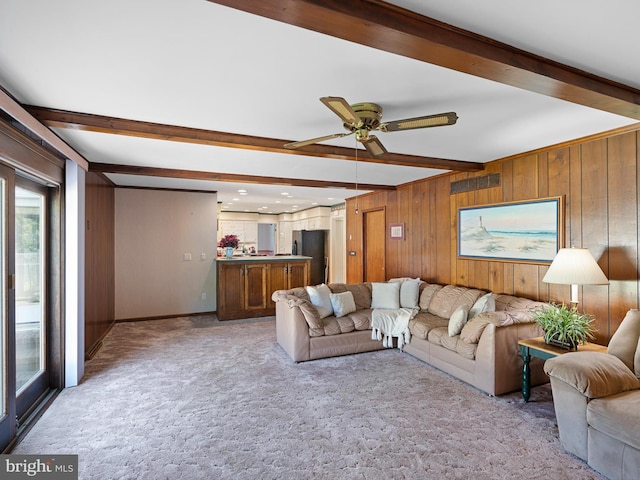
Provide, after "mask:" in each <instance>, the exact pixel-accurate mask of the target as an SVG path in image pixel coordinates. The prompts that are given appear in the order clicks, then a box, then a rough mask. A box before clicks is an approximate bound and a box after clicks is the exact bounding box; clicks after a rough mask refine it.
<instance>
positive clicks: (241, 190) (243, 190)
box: [238, 188, 247, 193]
mask: <svg viewBox="0 0 640 480" xmlns="http://www.w3.org/2000/svg"><path fill="white" fill-rule="evenodd" d="M246 192H247V191H246V190H245V189H244V188H241V189H240V190H238V193H246Z"/></svg>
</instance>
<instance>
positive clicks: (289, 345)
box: [276, 301, 310, 362]
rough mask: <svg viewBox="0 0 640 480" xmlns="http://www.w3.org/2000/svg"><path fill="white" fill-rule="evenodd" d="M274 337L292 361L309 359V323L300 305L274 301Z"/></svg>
mask: <svg viewBox="0 0 640 480" xmlns="http://www.w3.org/2000/svg"><path fill="white" fill-rule="evenodd" d="M276 339H277V340H278V343H279V344H280V346H281V347H282V348H283V349H284V351H285V352H287V354H288V355H289V356H290V357H291V359H292V360H293V361H294V362H304V361H306V360H309V358H310V343H309V325H308V324H307V321H306V320H305V318H304V314H303V313H302V310H300V307H297V306H290V305H289V302H286V301H279V302H276Z"/></svg>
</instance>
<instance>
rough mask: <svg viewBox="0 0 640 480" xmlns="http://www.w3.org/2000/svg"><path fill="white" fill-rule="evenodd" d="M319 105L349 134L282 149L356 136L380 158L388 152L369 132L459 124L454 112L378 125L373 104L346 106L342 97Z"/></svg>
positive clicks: (326, 99) (379, 112) (378, 109)
mask: <svg viewBox="0 0 640 480" xmlns="http://www.w3.org/2000/svg"><path fill="white" fill-rule="evenodd" d="M320 101H321V102H322V103H324V104H325V105H326V106H327V107H329V109H330V110H332V111H333V113H335V114H336V115H338V116H339V117H340V119H341V120H342V122H343V125H344V128H346V129H347V130H349V132H348V133H334V134H332V135H325V136H324V137H318V138H311V139H309V140H302V141H300V142H291V143H287V144H285V145H284V147H285V148H291V149H295V148H300V147H305V146H307V145H311V144H313V143H320V142H324V141H325V140H330V139H332V138H341V137H346V136H348V135H352V134H354V133H355V135H356V140H358V141H359V142H360V143H362V144H363V145H364V147H365V148H366V149H367V152H369V155H370V156H372V157H379V156H381V155H384V154H385V153H386V152H387V150H386V149H385V148H384V145H382V143H381V142H380V140H378V137H376V136H375V135H371V132H372V131H375V130H377V131H380V132H398V131H402V130H415V129H416V128H428V127H442V126H445V125H453V124H454V123H456V121H457V120H458V116H457V115H456V114H455V112H448V113H439V114H436V115H425V116H424V117H415V118H405V119H403V120H394V121H392V122H384V123H381V122H380V121H381V120H382V107H381V106H380V105H378V104H376V103H369V102H365V103H354V104H353V105H349V104H348V103H347V101H346V100H345V99H344V98H342V97H322V98H321V99H320Z"/></svg>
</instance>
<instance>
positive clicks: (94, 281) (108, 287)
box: [84, 172, 115, 358]
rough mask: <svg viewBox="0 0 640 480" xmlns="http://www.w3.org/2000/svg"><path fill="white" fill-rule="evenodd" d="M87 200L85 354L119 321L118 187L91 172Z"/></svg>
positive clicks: (98, 344) (95, 346) (87, 355)
mask: <svg viewBox="0 0 640 480" xmlns="http://www.w3.org/2000/svg"><path fill="white" fill-rule="evenodd" d="M85 195H86V202H85V215H86V224H85V244H86V247H85V332H84V338H85V356H86V357H88V358H90V357H91V356H93V354H95V352H96V351H97V350H98V349H99V347H100V345H101V342H102V339H103V338H104V336H105V335H106V334H107V332H109V330H110V329H111V327H112V326H113V324H114V322H115V261H114V259H115V247H114V245H115V227H114V225H115V223H114V221H115V200H114V188H113V185H112V184H111V182H109V181H108V180H107V179H106V178H104V176H103V175H102V174H97V173H92V172H87V175H86V191H85Z"/></svg>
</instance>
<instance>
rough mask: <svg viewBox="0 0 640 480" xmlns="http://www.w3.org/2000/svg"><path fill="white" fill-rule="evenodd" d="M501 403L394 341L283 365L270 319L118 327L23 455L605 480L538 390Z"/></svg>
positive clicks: (175, 468)
mask: <svg viewBox="0 0 640 480" xmlns="http://www.w3.org/2000/svg"><path fill="white" fill-rule="evenodd" d="M531 400H532V401H531V402H529V403H527V404H525V403H524V402H523V401H522V399H521V396H520V393H519V392H514V393H513V394H510V395H506V396H503V397H499V398H494V397H489V396H487V395H486V394H484V393H482V392H480V391H478V390H476V389H474V388H472V387H470V386H469V385H467V384H465V383H463V382H460V381H458V380H457V379H455V378H453V377H451V376H449V375H447V374H445V373H443V372H441V371H439V370H437V369H435V368H432V367H430V366H429V365H427V364H425V363H424V362H422V361H420V360H417V359H416V358H414V357H412V356H410V355H408V354H405V353H403V352H401V351H399V350H398V349H387V350H381V351H377V352H370V353H362V354H358V355H349V356H344V357H337V358H330V359H324V360H316V361H312V362H307V363H301V364H297V365H296V364H294V363H293V362H292V361H291V360H290V359H289V358H288V357H287V355H286V354H285V353H284V351H283V350H282V349H281V348H280V346H279V345H278V344H277V343H276V338H275V323H274V321H273V317H271V318H268V319H266V321H257V322H251V323H247V322H233V323H226V322H218V321H216V320H215V319H212V318H211V317H185V318H177V319H168V320H155V321H142V322H135V323H119V324H116V325H115V326H114V328H113V329H112V331H111V332H110V333H109V334H108V336H107V337H106V338H105V341H104V346H103V348H102V349H101V350H100V351H99V352H98V354H97V355H96V356H95V357H94V358H93V359H92V360H91V361H89V362H88V363H87V365H86V375H85V377H84V379H83V381H82V383H81V384H80V385H79V386H77V387H74V388H69V389H66V390H64V391H63V392H62V393H61V394H60V395H59V397H58V398H57V399H56V400H55V402H54V403H53V405H52V406H51V407H50V408H49V409H48V410H47V411H46V412H45V414H44V415H43V416H42V418H41V419H40V420H39V422H38V423H37V424H36V425H35V426H34V427H33V429H32V430H31V431H30V432H29V433H28V434H27V436H26V438H25V439H24V440H23V441H22V442H21V443H20V444H19V445H18V446H17V447H16V448H15V449H14V452H13V453H19V454H65V453H72V454H78V455H79V472H80V478H81V479H100V480H108V479H118V480H122V479H136V480H140V479H149V480H151V479H153V480H160V479H185V480H198V479H261V480H262V479H296V480H297V479H385V480H386V479H443V478H447V479H448V478H451V479H470V478H474V479H477V480H494V479H502V478H505V479H512V478H528V479H554V480H555V479H601V478H604V477H601V476H600V475H598V474H597V473H596V472H595V471H593V470H592V469H591V468H589V467H588V466H587V465H586V464H585V463H583V462H582V461H580V460H579V459H577V458H576V457H574V456H572V455H570V454H568V453H566V452H565V451H564V450H563V448H562V446H561V445H560V443H559V440H558V431H557V426H556V423H555V415H554V412H553V403H552V400H551V393H550V390H549V387H548V386H542V387H538V388H534V389H533V391H532V398H531Z"/></svg>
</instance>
